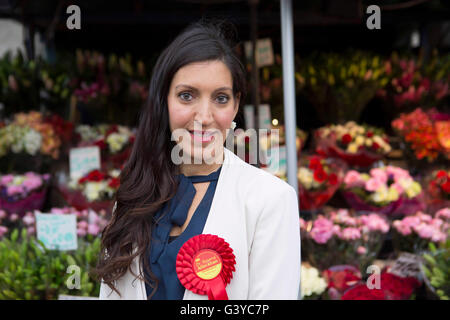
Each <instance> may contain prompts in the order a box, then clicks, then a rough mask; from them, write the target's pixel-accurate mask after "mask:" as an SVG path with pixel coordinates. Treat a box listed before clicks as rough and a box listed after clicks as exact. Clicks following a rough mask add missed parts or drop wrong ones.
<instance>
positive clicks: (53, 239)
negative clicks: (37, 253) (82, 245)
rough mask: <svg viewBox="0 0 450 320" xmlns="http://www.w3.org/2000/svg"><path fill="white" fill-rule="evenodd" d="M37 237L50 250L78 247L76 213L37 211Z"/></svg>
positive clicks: (74, 248)
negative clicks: (61, 213) (63, 213)
mask: <svg viewBox="0 0 450 320" xmlns="http://www.w3.org/2000/svg"><path fill="white" fill-rule="evenodd" d="M35 216H36V233H37V238H38V239H39V240H40V241H42V242H43V243H44V245H45V247H46V248H47V249H50V250H76V249H77V245H78V243H77V217H76V215H74V214H65V215H60V214H49V213H39V212H36V213H35Z"/></svg>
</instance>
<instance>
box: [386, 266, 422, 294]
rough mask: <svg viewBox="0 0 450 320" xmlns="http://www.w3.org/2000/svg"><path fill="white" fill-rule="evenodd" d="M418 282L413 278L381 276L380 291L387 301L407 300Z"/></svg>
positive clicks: (389, 274) (392, 275) (390, 275)
mask: <svg viewBox="0 0 450 320" xmlns="http://www.w3.org/2000/svg"><path fill="white" fill-rule="evenodd" d="M419 286H420V282H419V281H418V280H417V279H415V278H413V277H405V278H402V277H399V276H397V275H395V274H392V273H388V272H385V273H382V274H381V289H382V290H383V291H384V292H385V295H386V298H387V299H389V300H404V299H409V298H410V297H411V295H412V293H413V292H414V290H415V289H416V288H418V287H419Z"/></svg>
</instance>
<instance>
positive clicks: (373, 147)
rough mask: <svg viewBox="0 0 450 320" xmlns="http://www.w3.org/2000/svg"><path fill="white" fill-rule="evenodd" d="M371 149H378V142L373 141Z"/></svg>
mask: <svg viewBox="0 0 450 320" xmlns="http://www.w3.org/2000/svg"><path fill="white" fill-rule="evenodd" d="M372 149H373V150H378V149H380V145H379V144H378V143H376V142H374V143H372Z"/></svg>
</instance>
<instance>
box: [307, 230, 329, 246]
mask: <svg viewBox="0 0 450 320" xmlns="http://www.w3.org/2000/svg"><path fill="white" fill-rule="evenodd" d="M310 234H311V237H312V238H313V240H314V241H315V242H317V243H319V244H324V243H327V241H328V240H330V238H331V237H332V236H333V230H326V229H319V228H313V229H312V230H311V233H310Z"/></svg>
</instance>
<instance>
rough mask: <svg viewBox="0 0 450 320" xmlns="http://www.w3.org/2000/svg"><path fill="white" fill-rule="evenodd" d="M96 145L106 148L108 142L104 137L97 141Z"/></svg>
mask: <svg viewBox="0 0 450 320" xmlns="http://www.w3.org/2000/svg"><path fill="white" fill-rule="evenodd" d="M94 145H96V146H98V147H99V148H100V149H105V148H106V143H105V141H104V140H103V139H102V140H97V141H95V142H94Z"/></svg>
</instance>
